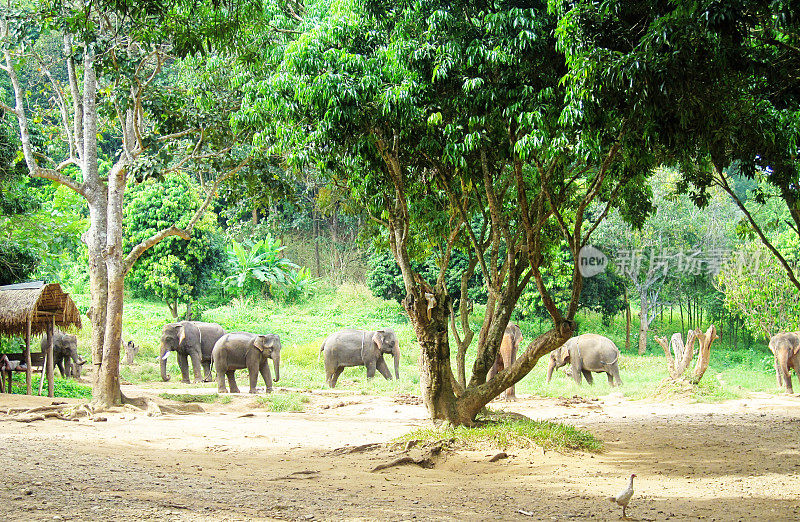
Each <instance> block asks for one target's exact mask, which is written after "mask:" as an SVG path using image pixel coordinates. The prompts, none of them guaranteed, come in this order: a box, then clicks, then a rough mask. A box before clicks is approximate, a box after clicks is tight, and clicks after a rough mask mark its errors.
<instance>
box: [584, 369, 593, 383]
mask: <svg viewBox="0 0 800 522" xmlns="http://www.w3.org/2000/svg"><path fill="white" fill-rule="evenodd" d="M581 373H583V376H584V377H585V378H586V382H588V383H589V385H590V386H591V385H592V384H594V377H592V372H590V371H589V370H582V371H581Z"/></svg>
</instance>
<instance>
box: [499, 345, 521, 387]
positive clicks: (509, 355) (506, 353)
mask: <svg viewBox="0 0 800 522" xmlns="http://www.w3.org/2000/svg"><path fill="white" fill-rule="evenodd" d="M515 351H516V350H514V344H513V343H512V342H510V341H509V342H504V343H503V344H501V345H500V355H501V357H502V363H503V368H510V367H511V365H512V364H514V360H515V359H516V353H515ZM503 397H504V398H505V399H506V400H507V401H515V400H517V395H516V394H515V393H514V385H511V386H509V387H508V388H506V391H504V392H503Z"/></svg>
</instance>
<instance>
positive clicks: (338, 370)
mask: <svg viewBox="0 0 800 522" xmlns="http://www.w3.org/2000/svg"><path fill="white" fill-rule="evenodd" d="M343 371H344V366H339V367H338V368H335V369H334V370H333V373H332V374H331V376H330V377H329V378H328V386H330V387H331V388H335V387H336V381H338V380H339V376H340V375H341V374H342V372H343Z"/></svg>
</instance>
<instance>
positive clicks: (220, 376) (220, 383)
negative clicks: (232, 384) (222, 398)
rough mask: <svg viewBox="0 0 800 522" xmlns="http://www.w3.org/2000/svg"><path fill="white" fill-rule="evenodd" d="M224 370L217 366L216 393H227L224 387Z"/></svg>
mask: <svg viewBox="0 0 800 522" xmlns="http://www.w3.org/2000/svg"><path fill="white" fill-rule="evenodd" d="M225 373H226V372H225V368H220V367H219V366H217V393H228V389H227V388H226V387H225Z"/></svg>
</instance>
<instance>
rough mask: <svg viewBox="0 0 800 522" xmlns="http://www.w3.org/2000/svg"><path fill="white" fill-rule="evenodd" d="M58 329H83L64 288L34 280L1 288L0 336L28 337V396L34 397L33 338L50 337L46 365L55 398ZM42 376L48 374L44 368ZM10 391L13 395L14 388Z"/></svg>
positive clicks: (26, 354) (48, 391) (51, 392)
mask: <svg viewBox="0 0 800 522" xmlns="http://www.w3.org/2000/svg"><path fill="white" fill-rule="evenodd" d="M56 326H58V327H59V328H60V329H61V330H67V329H68V328H70V327H75V328H81V317H80V314H79V313H78V307H77V306H75V302H74V301H73V300H72V298H70V296H69V294H67V293H64V291H63V290H61V285H59V284H57V283H51V284H47V283H45V282H44V281H32V282H29V283H20V284H15V285H6V286H0V335H3V336H12V335H13V336H20V337H24V338H25V352H24V355H25V364H26V365H27V369H26V370H25V378H26V384H27V393H28V395H32V390H31V377H32V375H31V374H32V369H31V366H32V364H31V336H33V335H42V334H47V338H48V340H49V342H48V343H47V350H46V353H45V358H44V359H45V363H44V365H45V366H46V372H47V373H46V375H47V395H48V397H52V396H53V331H54V330H55V327H56ZM42 373H45V369H44V368H43V369H42ZM40 390H41V386H40ZM8 391H9V393H10V392H11V389H10V388H9V390H8ZM40 393H41V391H40Z"/></svg>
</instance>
